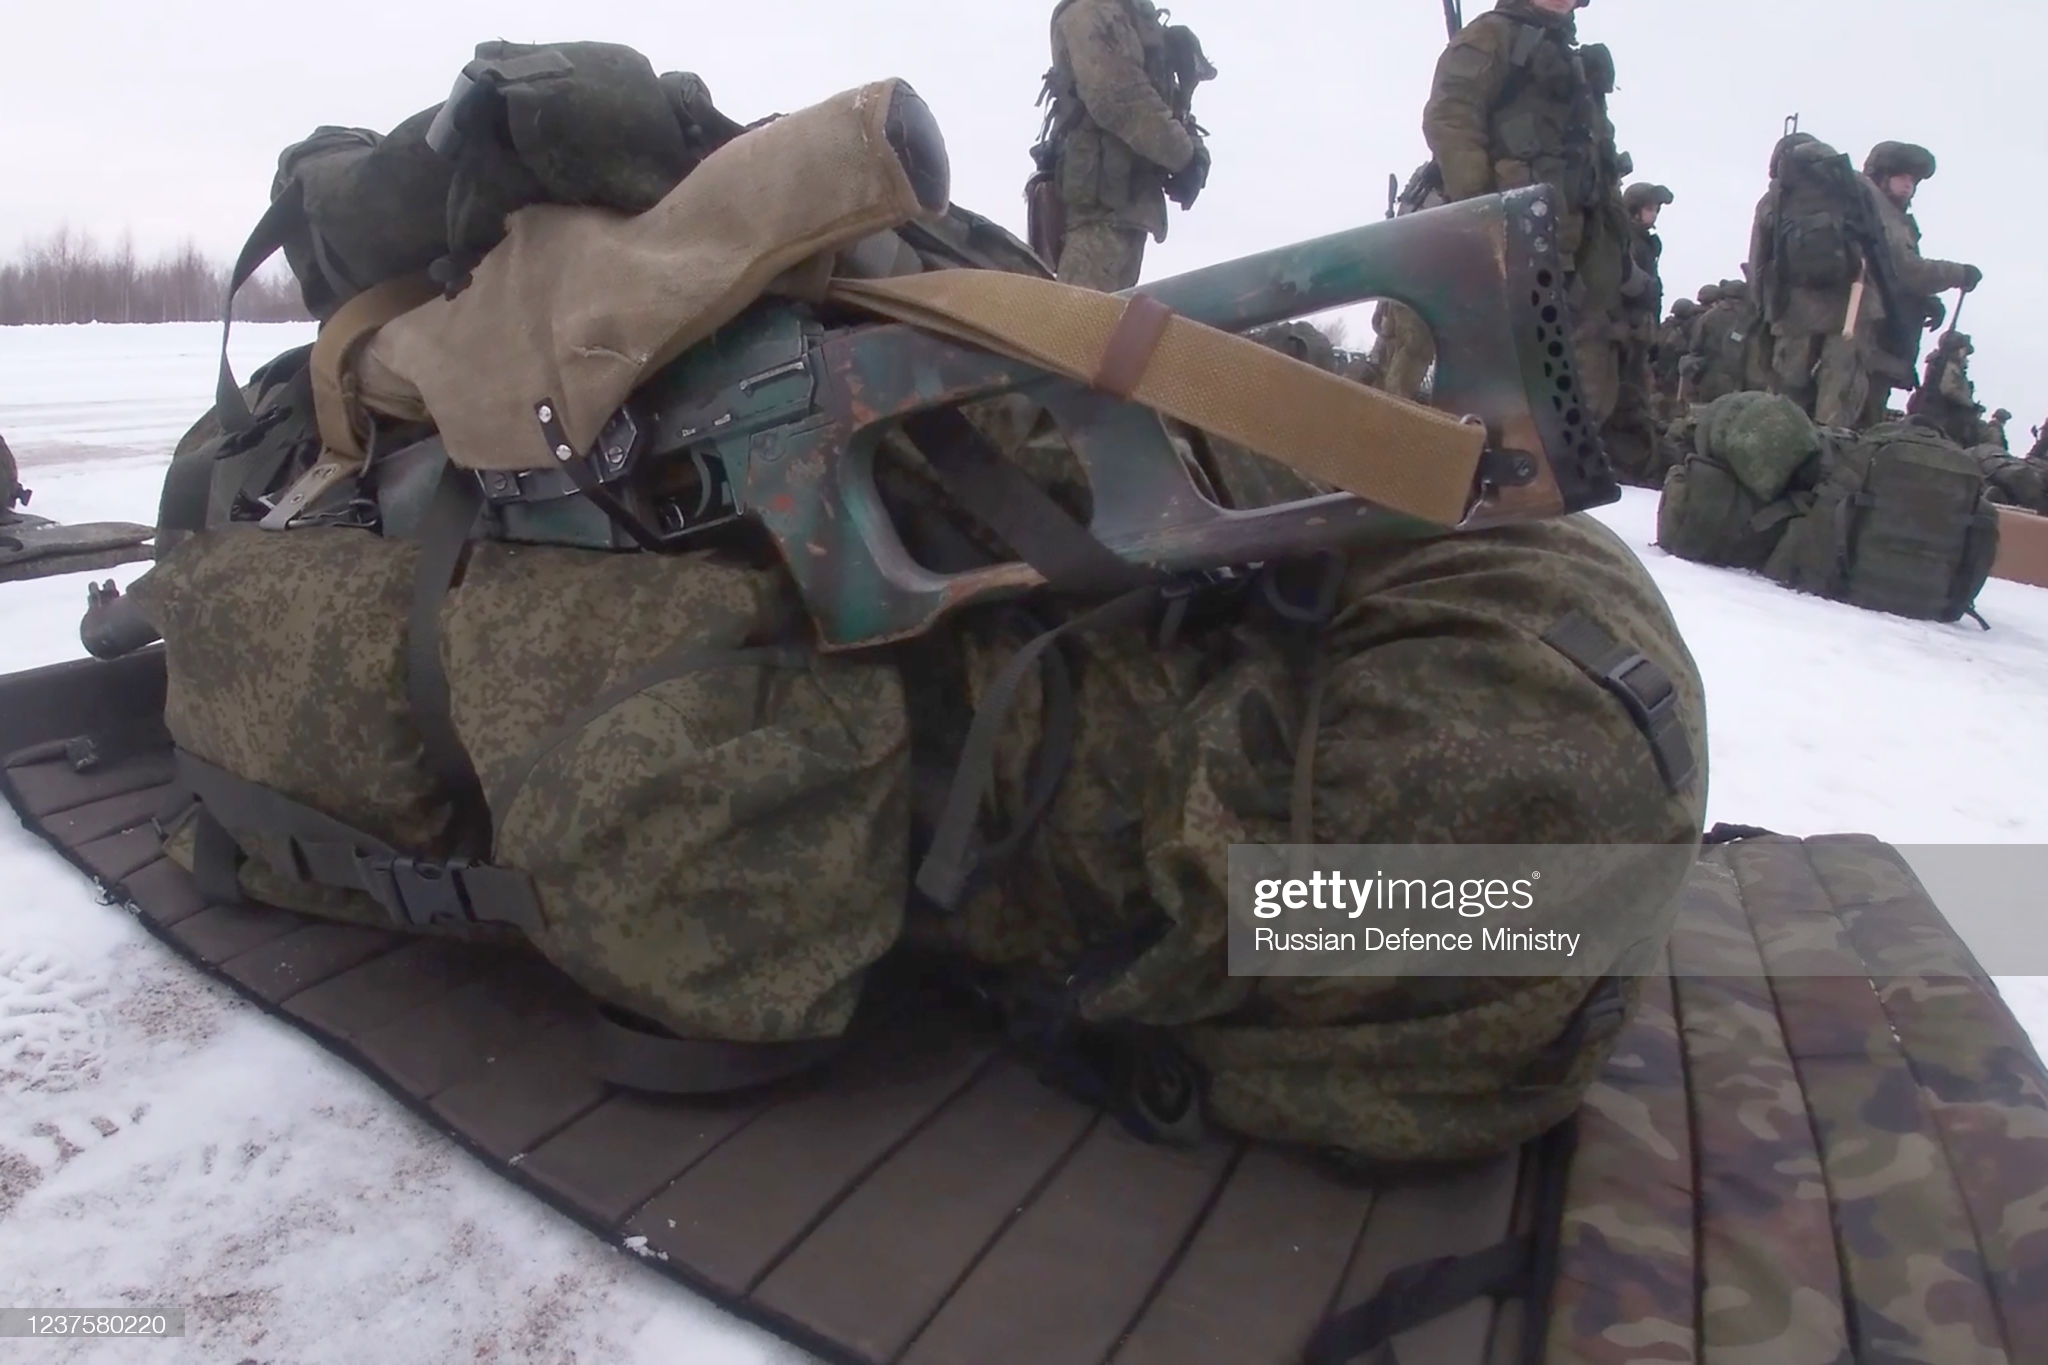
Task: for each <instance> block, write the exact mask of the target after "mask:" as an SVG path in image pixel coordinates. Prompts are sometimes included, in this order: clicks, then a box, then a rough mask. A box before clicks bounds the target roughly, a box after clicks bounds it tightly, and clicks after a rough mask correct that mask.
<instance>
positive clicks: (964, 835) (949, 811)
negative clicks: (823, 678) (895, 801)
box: [916, 587, 1160, 910]
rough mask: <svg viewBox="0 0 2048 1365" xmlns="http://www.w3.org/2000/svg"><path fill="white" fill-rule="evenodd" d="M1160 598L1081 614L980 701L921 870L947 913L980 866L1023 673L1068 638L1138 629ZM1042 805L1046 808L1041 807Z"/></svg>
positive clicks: (1007, 669) (1016, 660)
mask: <svg viewBox="0 0 2048 1365" xmlns="http://www.w3.org/2000/svg"><path fill="white" fill-rule="evenodd" d="M1159 596H1160V590H1159V589H1158V588H1156V587H1142V588H1133V589H1132V590H1130V591H1129V592H1126V593H1124V594H1123V595H1122V596H1120V597H1114V598H1111V599H1110V600H1109V601H1107V602H1105V603H1103V604H1102V605H1101V606H1099V607H1096V608H1094V609H1093V610H1092V611H1087V612H1083V613H1082V614H1081V615H1079V616H1076V617H1074V618H1072V619H1071V620H1069V621H1067V622H1066V623H1065V624H1064V625H1061V626H1059V627H1058V628H1056V629H1054V630H1049V631H1047V632H1045V633H1044V634H1043V635H1040V636H1039V637H1038V638H1037V639H1035V640H1033V641H1031V642H1030V643H1029V644H1027V645H1025V646H1024V647H1023V648H1022V649H1020V650H1018V651H1017V653H1016V654H1015V655H1013V656H1012V657H1011V659H1010V661H1009V663H1007V664H1005V665H1004V666H1003V671H1002V672H1001V673H999V674H997V675H996V678H995V680H994V681H993V682H992V683H990V684H989V689H988V695H987V696H985V697H983V698H982V701H981V706H980V707H979V708H978V709H977V710H976V711H975V713H974V723H973V724H972V725H971V726H969V727H968V730H967V740H966V742H965V743H964V744H962V745H961V749H960V761H959V763H958V765H957V766H956V767H955V768H954V770H953V783H952V786H951V788H950V789H949V790H948V791H947V793H946V804H945V809H944V813H943V814H942V815H941V816H940V817H939V823H938V827H937V828H936V829H934V830H933V831H932V843H931V847H930V848H929V849H928V850H926V853H925V858H924V862H923V864H922V865H921V866H919V868H918V870H917V883H916V884H917V889H918V890H919V891H920V892H921V893H923V894H924V895H925V896H928V897H929V898H930V899H931V900H932V901H933V902H934V903H936V904H938V905H940V906H942V907H944V908H946V909H949V910H950V909H952V908H953V907H954V906H955V905H957V904H958V903H959V900H960V897H961V895H962V894H963V893H964V892H965V891H966V889H967V882H968V878H969V876H970V875H971V874H972V872H973V870H974V868H975V865H976V864H977V862H978V861H980V858H979V856H978V855H977V853H976V852H975V851H974V849H973V847H972V846H973V843H974V840H975V829H974V825H975V818H976V816H977V815H978V814H979V813H980V809H981V798H982V796H983V794H984V793H985V792H987V790H988V787H989V781H990V775H991V772H992V770H993V768H994V765H995V747H996V739H997V737H998V735H999V734H1000V733H1001V731H1002V727H1003V721H1004V720H1005V719H1006V718H1007V717H1008V715H1009V712H1010V707H1011V706H1012V705H1014V704H1015V703H1016V699H1017V689H1018V688H1019V687H1020V686H1022V685H1023V681H1024V675H1025V673H1027V672H1028V671H1029V670H1030V669H1031V668H1032V666H1033V665H1035V664H1036V663H1037V662H1038V660H1039V657H1040V656H1041V655H1043V654H1044V653H1045V651H1046V650H1048V649H1050V648H1052V646H1053V645H1054V644H1056V643H1058V642H1059V640H1061V639H1062V638H1063V637H1065V636H1068V635H1078V634H1083V633H1085V632H1088V631H1093V630H1103V629H1108V628H1115V627H1118V626H1129V625H1136V624H1137V623H1139V622H1141V621H1143V620H1144V619H1145V618H1146V616H1147V615H1148V614H1149V613H1150V612H1151V610H1152V607H1153V605H1154V604H1155V603H1156V602H1157V601H1158V600H1159ZM1044 799H1045V801H1050V799H1051V797H1050V794H1049V793H1048V794H1046V796H1045V798H1044ZM1040 805H1041V808H1042V805H1043V803H1040Z"/></svg>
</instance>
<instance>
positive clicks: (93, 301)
mask: <svg viewBox="0 0 2048 1365" xmlns="http://www.w3.org/2000/svg"><path fill="white" fill-rule="evenodd" d="M228 272H229V267H228V266H227V265H224V264H221V263H219V262H216V261H213V260H210V259H208V258H207V256H206V255H205V254H204V253H203V252H201V251H200V250H199V248H198V247H197V246H196V245H194V244H193V243H191V242H189V241H188V242H186V243H185V244H184V245H183V246H180V247H176V248H173V249H172V250H169V251H165V252H161V253H159V254H158V255H157V256H156V257H155V258H153V259H150V260H142V259H139V258H138V257H137V256H136V254H135V248H134V245H133V244H132V243H130V242H128V241H126V240H123V241H122V243H121V244H120V245H119V246H118V247H114V248H112V249H110V250H109V249H105V248H102V247H101V246H100V244H99V243H98V242H96V241H94V240H93V238H92V236H91V235H90V234H88V233H82V232H75V231H73V230H72V229H71V228H69V227H61V228H58V229H57V230H56V231H55V232H52V233H51V234H50V235H49V236H47V237H45V238H44V239H42V240H41V241H40V242H32V243H29V244H28V245H27V246H25V247H24V248H23V249H22V252H21V254H20V256H19V257H18V258H16V259H15V260H14V261H12V262H9V263H8V264H5V265H0V326H6V327H16V326H22V325H24V324H31V323H65V322H218V321H220V312H221V304H222V302H223V301H224V300H225V299H226V297H227V282H228ZM310 316H311V314H309V313H307V311H306V305H305V302H304V301H303V300H302V299H301V298H300V297H299V286H298V282H297V281H295V280H294V279H293V278H292V276H291V273H290V272H289V271H288V270H285V269H284V268H282V266H281V265H277V266H273V267H272V268H271V269H269V270H267V271H260V272H258V274H257V276H256V278H255V279H253V280H250V281H249V282H248V283H247V284H245V285H243V286H242V290H241V293H239V294H238V295H236V297H235V318H236V320H237V321H243V322H300V321H305V320H307V319H308V318H310Z"/></svg>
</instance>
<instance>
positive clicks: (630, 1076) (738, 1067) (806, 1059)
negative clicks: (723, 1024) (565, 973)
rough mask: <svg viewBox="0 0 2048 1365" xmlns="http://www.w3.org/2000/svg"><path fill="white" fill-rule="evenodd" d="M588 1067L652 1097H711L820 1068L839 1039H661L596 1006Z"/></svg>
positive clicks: (835, 1050) (835, 1052)
mask: <svg viewBox="0 0 2048 1365" xmlns="http://www.w3.org/2000/svg"><path fill="white" fill-rule="evenodd" d="M590 1029H591V1065H592V1068H593V1069H594V1070H595V1071H596V1072H597V1074H598V1075H599V1076H600V1077H602V1078H603V1079H605V1080H607V1081H610V1082H611V1083H612V1084H613V1085H619V1086H624V1087H626V1088H627V1089H629V1090H641V1091H645V1092H647V1093H649V1094H655V1095H717V1094H723V1093H725V1092H727V1091H732V1090H744V1089H748V1088H750V1087H752V1086H757V1085H766V1084H768V1083H769V1082H771V1081H779V1080H783V1079H785V1078H787V1077H789V1076H794V1075H796V1074H797V1073H798V1072H802V1071H808V1070H810V1069H811V1068H813V1067H816V1066H821V1065H823V1064H824V1063H825V1062H828V1061H830V1060H831V1059H832V1058H833V1057H834V1056H836V1055H838V1053H839V1052H840V1050H841V1049H842V1048H843V1047H844V1045H845V1040H844V1039H843V1038H819V1039H805V1040H803V1041H800V1042H789V1043H735V1042H727V1041H723V1040H719V1039H706V1038H674V1037H663V1036H662V1035H660V1034H657V1033H652V1032H649V1031H648V1030H646V1029H644V1028H640V1027H637V1026H635V1025H634V1024H631V1023H628V1022H626V1021H625V1020H624V1019H622V1018H621V1017H619V1014H618V1012H617V1011H615V1010H612V1009H609V1008H606V1007H604V1006H601V1005H600V1006H598V1007H597V1008H595V1009H594V1010H593V1011H592V1015H591V1025H590Z"/></svg>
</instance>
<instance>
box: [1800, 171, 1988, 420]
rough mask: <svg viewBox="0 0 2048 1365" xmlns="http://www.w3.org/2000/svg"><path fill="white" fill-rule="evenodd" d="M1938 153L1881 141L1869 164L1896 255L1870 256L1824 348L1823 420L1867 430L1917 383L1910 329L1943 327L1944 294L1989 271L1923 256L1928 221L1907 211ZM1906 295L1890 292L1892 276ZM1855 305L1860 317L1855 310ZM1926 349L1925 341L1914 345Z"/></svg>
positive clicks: (1874, 204) (1872, 195) (1818, 377)
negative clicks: (1893, 315)
mask: <svg viewBox="0 0 2048 1365" xmlns="http://www.w3.org/2000/svg"><path fill="white" fill-rule="evenodd" d="M1933 175H1934V154H1933V153H1932V152H1929V151H1928V150H1927V149H1926V148H1924V147H1915V146H1912V145H1910V144H1908V143H1902V142H1880V143H1879V144H1877V146H1875V147H1873V148H1872V149H1871V151H1870V155H1869V157H1868V158H1866V159H1865V161H1864V163H1863V174H1862V176H1861V177H1860V178H1859V180H1858V188H1859V189H1861V190H1862V191H1863V192H1864V194H1865V196H1866V198H1867V201H1868V203H1869V205H1870V209H1871V212H1872V215H1873V218H1874V221H1875V232H1876V234H1877V236H1878V240H1879V242H1880V243H1881V246H1880V249H1881V250H1883V251H1884V253H1885V255H1886V256H1887V257H1888V259H1887V260H1883V261H1879V262H1877V263H1876V264H1875V265H1872V264H1871V263H1868V262H1866V263H1865V264H1864V266H1863V270H1862V274H1861V275H1860V276H1859V278H1858V283H1861V284H1862V285H1863V288H1861V289H1856V288H1855V287H1854V286H1851V287H1850V288H1848V289H1845V290H1843V291H1842V294H1841V308H1840V310H1839V311H1838V312H1834V313H1833V318H1834V322H1835V326H1834V328H1833V330H1832V331H1831V332H1830V334H1829V336H1828V339H1827V341H1826V343H1825V345H1824V346H1823V348H1822V351H1821V357H1820V365H1819V369H1818V370H1817V371H1816V373H1815V388H1816V394H1815V398H1814V411H1813V416H1814V420H1815V421H1817V422H1819V423H1820V424H1821V425H1822V426H1832V427H1849V428H1852V429H1857V430H1860V429H1861V428H1863V427H1866V426H1869V425H1871V424H1872V423H1874V422H1877V421H1879V420H1881V419H1882V417H1883V415H1884V410H1885V405H1886V403H1888V402H1889V401H1890V398H1891V391H1892V390H1893V389H1895V388H1911V387H1913V385H1914V383H1915V381H1916V379H1917V378H1918V376H1917V375H1915V374H1914V372H1913V370H1914V362H1915V360H1916V359H1917V358H1918V357H1917V354H1902V350H1903V349H1904V347H1905V343H1904V342H1903V340H1902V338H1903V337H1905V336H1906V335H1907V334H1909V333H1910V334H1911V335H1913V336H1915V337H1917V335H1918V333H1919V332H1921V331H1922V330H1923V329H1925V328H1927V327H1938V326H1940V325H1941V319H1942V317H1943V316H1944V314H1945V310H1943V308H1942V304H1941V300H1940V299H1939V298H1937V297H1935V296H1936V295H1938V294H1940V293H1942V292H1943V291H1945V290H1949V289H1961V290H1964V291H1965V292H1967V291H1969V290H1972V289H1975V288H1976V287H1977V285H1978V283H1979V282H1980V281H1981V280H1982V279H1983V278H1984V272H1982V271H1981V270H1979V269H1977V267H1975V266H1973V265H1960V264H1958V263H1956V262H1954V261H1931V260H1928V259H1926V258H1925V257H1923V256H1922V255H1921V254H1920V225H1919V224H1918V223H1915V222H1914V221H1913V216H1912V214H1910V213H1909V212H1907V210H1908V209H1909V208H1910V207H1911V205H1912V203H1913V195H1914V193H1915V191H1917V190H1918V189H1919V187H1920V183H1921V182H1922V181H1924V180H1929V179H1931V178H1933ZM1887 276H1889V281H1890V283H1891V285H1892V287H1893V288H1895V289H1896V291H1897V294H1898V297H1896V298H1894V299H1892V300H1889V301H1887V300H1886V298H1885V297H1884V295H1885V292H1886V291H1885V288H1884V284H1885V282H1886V277H1887ZM1852 305H1853V306H1854V309H1855V312H1854V316H1853V317H1852V316H1851V315H1850V312H1851V307H1852ZM1892 307H1897V308H1898V309H1900V310H1902V311H1903V312H1904V313H1905V317H1904V318H1903V319H1901V320H1900V322H1901V323H1902V324H1903V325H1900V326H1897V327H1896V328H1894V327H1890V326H1888V323H1889V322H1890V313H1889V311H1888V310H1889V309H1890V308H1892ZM1912 350H1913V351H1915V352H1917V351H1918V343H1917V341H1915V342H1914V343H1912Z"/></svg>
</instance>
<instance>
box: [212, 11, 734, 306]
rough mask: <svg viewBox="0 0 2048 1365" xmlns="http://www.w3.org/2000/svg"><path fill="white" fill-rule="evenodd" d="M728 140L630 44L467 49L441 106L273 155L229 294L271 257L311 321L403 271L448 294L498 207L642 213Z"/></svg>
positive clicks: (496, 231)
mask: <svg viewBox="0 0 2048 1365" xmlns="http://www.w3.org/2000/svg"><path fill="white" fill-rule="evenodd" d="M740 131H741V129H740V126H739V125H738V124H736V123H734V122H733V121H732V120H731V119H729V118H727V117H726V116H725V115H723V114H722V113H720V112H719V111H718V110H717V108H716V107H715V106H714V105H713V104H712V102H711V98H710V95H709V92H708V91H706V89H705V88H704V83H703V82H702V81H701V80H700V79H699V78H698V77H696V76H695V75H693V74H691V73H689V72H669V73H668V74H666V75H661V76H657V75H656V74H655V72H654V68H653V66H652V65H651V64H650V63H649V62H648V60H647V59H646V58H645V57H644V56H642V55H641V54H639V53H638V52H635V51H633V50H632V49H631V48H626V47H620V46H618V45H617V44H614V43H556V44H551V45H548V46H545V47H536V46H528V45H522V44H517V43H503V42H489V43H480V44H478V46H477V49H476V57H475V60H473V61H471V62H470V63H469V64H468V65H467V66H465V67H464V68H463V70H462V73H461V75H460V76H459V77H458V79H457V81H456V83H455V88H454V91H453V92H452V93H451V95H450V97H449V98H448V100H446V101H444V102H442V103H440V104H436V105H432V106H430V107H428V108H426V109H422V110H421V111H420V112H418V113H416V114H414V115H413V116H412V117H410V118H408V119H406V120H404V121H403V122H402V123H400V124H399V125H398V126H397V127H395V128H393V129H392V130H391V131H390V132H389V133H388V134H386V133H378V132H375V131H372V130H370V129H367V128H342V127H334V126H324V127H321V128H318V129H315V130H314V132H313V133H312V134H311V135H310V136H309V137H307V138H306V139H305V140H304V141H301V142H298V143H295V144H293V145H292V146H290V147H287V148H286V149H285V150H284V152H283V153H282V154H281V155H280V156H279V157H278V166H277V175H276V178H275V179H274V180H273V181H272V183H271V190H270V195H271V207H270V210H269V211H268V212H267V213H265V214H264V216H263V218H262V220H261V221H260V222H259V223H258V225H257V227H256V228H255V230H254V231H253V232H252V233H251V234H250V238H249V242H248V244H247V246H245V247H244V248H243V252H242V256H241V258H240V260H238V261H237V263H236V268H235V271H234V274H233V277H232V284H231V286H230V288H231V290H232V289H238V288H239V287H240V286H241V285H242V284H243V283H244V282H245V281H246V280H247V279H248V277H249V276H250V275H251V274H252V273H253V272H254V271H255V269H256V268H257V267H258V266H260V265H261V264H262V263H263V262H264V260H266V259H268V258H269V256H270V255H271V254H272V253H273V252H275V251H277V250H279V249H282V250H283V252H284V255H285V260H286V262H287V263H288V264H289V265H290V266H291V270H292V274H293V275H294V276H295V277H296V278H297V280H298V282H299V287H300V291H301V293H302V294H303V296H304V298H305V302H306V307H307V309H308V310H309V311H311V312H312V314H313V315H314V316H315V317H317V318H321V319H326V318H328V317H330V316H332V315H333V313H334V312H335V310H336V309H338V308H339V307H340V306H341V305H342V304H343V303H345V302H347V301H348V300H349V299H350V298H352V297H354V296H355V295H357V294H359V293H361V292H362V291H364V290H366V289H368V288H369V287H370V286H372V285H375V284H378V283H380V282H382V281H384V280H389V279H394V278H397V277H400V276H404V275H409V274H412V273H415V272H421V271H431V272H433V274H434V276H435V278H436V279H437V280H438V281H439V282H440V283H441V284H443V285H444V286H445V287H448V288H459V287H460V284H461V281H462V279H463V278H464V276H465V275H466V273H467V271H468V269H469V268H470V267H471V266H473V265H474V264H475V262H476V261H477V260H478V259H479V258H481V257H482V255H483V253H484V252H486V251H488V250H489V249H490V248H491V247H492V246H493V245H495V244H496V243H497V242H498V241H499V240H500V239H502V238H503V236H504V234H505V216H506V215H507V214H509V213H511V212H513V211H514V210H516V209H519V208H522V207H524V206H526V205H528V204H535V203H558V204H584V205H593V206H597V207H601V208H614V209H619V210H621V211H624V212H628V213H637V212H640V211H643V210H645V209H647V208H649V207H651V206H652V205H653V204H654V203H655V202H656V201H658V200H659V199H660V198H661V197H662V196H663V195H664V194H666V193H667V192H668V191H669V190H671V189H673V188H674V187H675V185H676V184H677V183H678V182H679V181H680V180H681V179H682V178H683V177H684V176H685V175H687V174H688V173H689V172H690V170H691V168H693V167H694V166H695V165H696V164H697V163H698V162H699V161H701V160H702V159H703V157H704V156H705V155H707V154H708V153H709V152H710V151H711V150H713V149H715V148H716V147H718V146H720V145H722V144H723V143H724V142H726V141H729V140H730V139H731V138H732V137H734V136H736V135H737V134H738V133H739V132H740Z"/></svg>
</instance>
